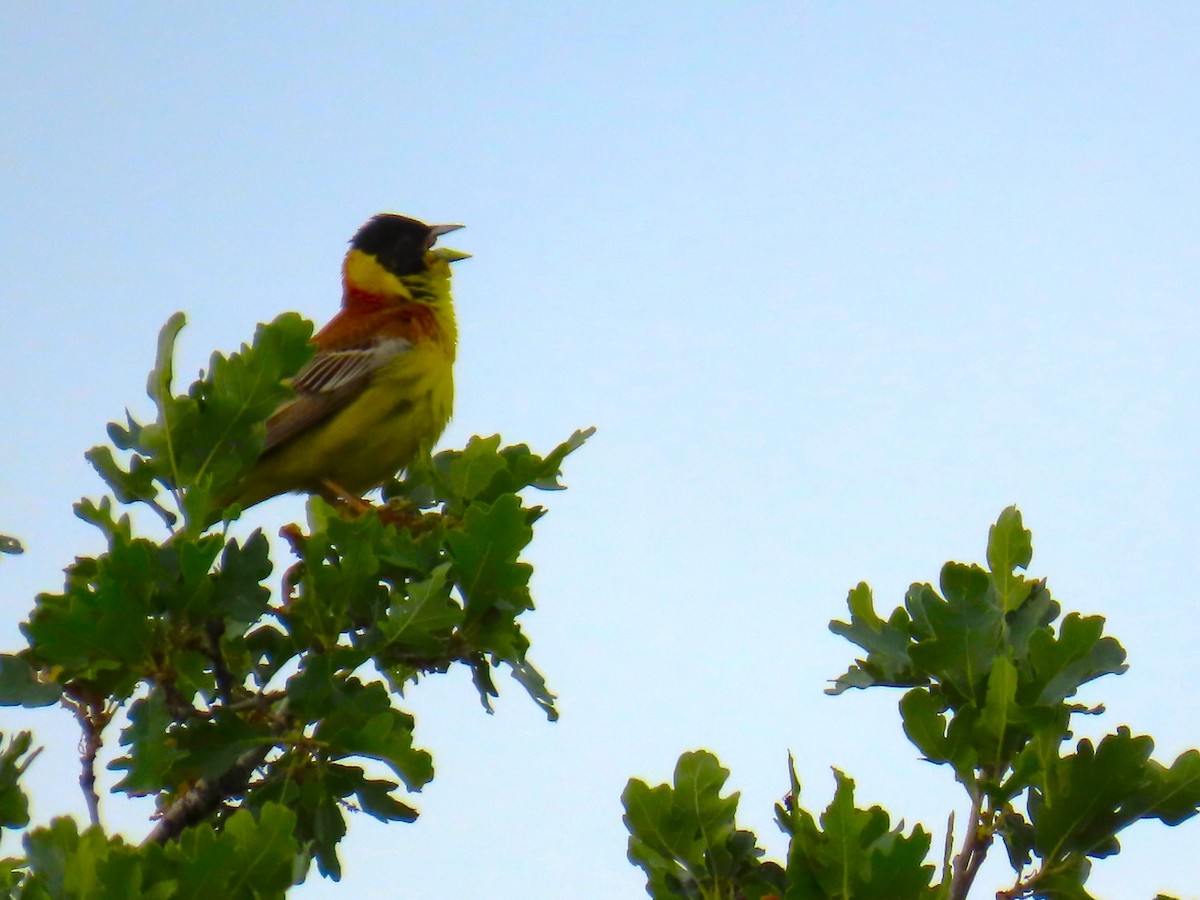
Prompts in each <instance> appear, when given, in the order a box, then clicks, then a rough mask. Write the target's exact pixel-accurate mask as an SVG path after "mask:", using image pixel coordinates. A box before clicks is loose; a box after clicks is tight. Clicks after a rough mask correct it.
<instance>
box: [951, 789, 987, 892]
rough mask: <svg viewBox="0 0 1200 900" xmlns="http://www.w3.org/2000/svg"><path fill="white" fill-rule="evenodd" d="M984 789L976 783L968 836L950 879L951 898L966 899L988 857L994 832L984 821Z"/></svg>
mask: <svg viewBox="0 0 1200 900" xmlns="http://www.w3.org/2000/svg"><path fill="white" fill-rule="evenodd" d="M983 799H984V791H983V789H982V788H981V787H980V786H979V785H978V784H976V785H975V787H974V788H973V789H972V791H971V815H970V818H969V819H968V821H967V837H966V840H965V841H964V842H963V848H962V850H961V851H960V852H959V854H958V856H956V857H955V858H954V877H953V878H952V879H951V881H950V896H949V900H965V898H966V896H967V892H968V891H969V890H971V884H972V883H973V882H974V881H975V874H976V873H977V872H978V871H979V867H980V866H981V865H983V860H984V859H985V858H986V857H987V852H988V848H989V847H990V846H991V844H992V833H991V831H990V829H986V828H985V827H984V822H983Z"/></svg>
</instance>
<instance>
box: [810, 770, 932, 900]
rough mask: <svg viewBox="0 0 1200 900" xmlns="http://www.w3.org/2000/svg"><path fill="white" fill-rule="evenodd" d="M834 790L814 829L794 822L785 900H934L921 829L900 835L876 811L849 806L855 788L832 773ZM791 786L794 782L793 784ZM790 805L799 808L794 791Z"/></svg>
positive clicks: (926, 840)
mask: <svg viewBox="0 0 1200 900" xmlns="http://www.w3.org/2000/svg"><path fill="white" fill-rule="evenodd" d="M834 777H835V778H836V780H837V790H836V792H835V793H834V798H833V801H832V802H831V803H830V804H829V806H828V808H826V810H825V812H824V813H823V814H822V815H821V819H820V824H821V827H820V828H819V829H818V828H817V827H816V824H815V822H814V821H813V819H812V817H811V816H809V815H804V816H799V817H796V819H795V821H796V823H797V824H798V826H799V827H796V828H795V829H794V830H793V832H792V836H791V844H790V846H789V848H788V863H787V884H788V892H787V898H788V900H792V898H795V900H823V898H834V897H844V898H851V897H853V898H855V900H933V898H934V897H935V896H936V892H935V890H934V889H933V888H931V887H930V880H931V879H932V878H933V872H934V866H932V865H930V864H927V863H926V862H925V858H926V855H927V854H928V852H929V847H930V843H931V838H930V836H929V835H928V834H927V833H926V832H925V831H924V830H923V829H922V828H921V827H920V826H917V827H916V828H914V829H913V831H912V833H911V834H909V835H905V834H904V832H903V825H900V826H897V827H896V828H895V829H893V828H891V824H890V821H889V817H888V814H887V813H886V812H884V811H883V810H882V809H881V808H879V807H878V806H873V807H871V808H870V809H860V808H858V807H856V806H855V805H854V782H853V781H852V780H851V779H849V778H847V777H846V776H845V775H843V774H842V773H841V772H839V771H837V770H836V769H835V770H834ZM793 781H794V779H793ZM791 802H792V804H793V805H795V804H799V802H800V798H799V794H798V788H797V789H796V790H794V791H793V794H792V797H791Z"/></svg>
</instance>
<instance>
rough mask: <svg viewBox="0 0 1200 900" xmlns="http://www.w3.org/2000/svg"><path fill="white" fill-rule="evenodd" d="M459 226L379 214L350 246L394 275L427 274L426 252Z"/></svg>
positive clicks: (359, 232)
mask: <svg viewBox="0 0 1200 900" xmlns="http://www.w3.org/2000/svg"><path fill="white" fill-rule="evenodd" d="M461 227H462V226H460V225H426V224H425V223H424V222H418V221H417V220H416V219H409V218H407V217H406V216H397V215H394V214H392V213H380V214H379V215H377V216H373V217H372V218H371V219H370V220H369V221H368V222H367V224H366V225H364V226H363V227H362V228H360V229H358V233H357V234H355V235H354V237H353V239H351V241H350V246H351V247H353V248H354V249H355V250H361V251H362V252H363V253H370V254H371V255H372V256H374V257H375V258H376V259H378V260H379V263H380V265H382V266H383V267H384V268H385V269H387V270H388V271H389V272H391V273H392V274H393V275H397V276H404V275H415V274H417V273H418V272H422V271H424V270H425V267H426V263H425V252H426V251H427V250H429V249H430V248H431V247H432V246H433V244H434V242H435V241H436V240H437V239H438V237H440V236H441V235H443V234H445V233H446V232H448V231H454V230H455V229H457V228H461Z"/></svg>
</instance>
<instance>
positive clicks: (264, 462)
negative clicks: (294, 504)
mask: <svg viewBox="0 0 1200 900" xmlns="http://www.w3.org/2000/svg"><path fill="white" fill-rule="evenodd" d="M459 228H462V226H461V225H426V224H425V223H423V222H418V221H417V220H416V219H409V218H406V217H404V216H397V215H391V214H381V215H377V216H375V217H374V218H372V219H371V220H370V221H369V222H367V223H366V224H365V225H363V226H362V228H360V229H359V230H358V233H357V234H355V235H354V238H353V239H352V240H351V241H350V250H349V251H348V252H347V253H346V260H345V262H344V264H343V266H342V281H343V286H344V287H343V294H342V308H341V310H340V311H339V312H338V314H337V315H335V316H334V317H333V319H332V320H330V322H329V324H328V325H326V326H325V327H324V328H322V329H321V330H320V331H319V332H317V334H316V335H315V336H314V337H313V343H314V344H316V347H317V351H316V355H315V356H313V358H312V359H311V360H310V361H309V362H308V363H307V364H306V365H305V366H304V368H302V369H301V370H300V371H299V372H298V373H297V375H296V377H295V378H294V379H293V382H292V387H293V388H294V389H295V392H296V393H295V396H294V397H293V398H292V399H290V400H287V401H285V402H284V403H283V404H281V405H280V407H279V408H278V409H277V410H276V411H275V412H274V413H273V414H272V415H271V418H269V419H268V420H267V438H266V444H265V446H264V448H263V452H262V456H261V457H260V458H259V460H258V462H257V463H255V465H254V467H253V468H252V469H251V470H250V471H249V472H248V473H247V474H246V476H245V478H244V479H242V481H241V482H240V483H239V484H238V485H237V486H236V487H235V488H234V489H233V490H231V491H230V493H229V494H228V495H226V496H225V497H223V498H221V499H220V500H219V501H218V503H217V504H216V507H215V508H216V509H222V508H224V507H225V506H228V505H229V504H230V503H234V502H236V503H240V504H241V505H242V507H243V508H245V507H249V506H253V505H254V504H256V503H260V502H262V501H263V500H266V499H268V498H270V497H274V496H276V495H277V494H283V493H287V492H289V491H301V492H308V493H316V494H320V495H321V496H323V497H325V498H326V499H329V500H333V499H342V500H347V499H352V498H357V497H359V496H361V495H362V494H363V493H365V492H367V491H369V490H371V489H372V488H374V487H378V486H379V485H380V484H382V483H383V482H384V481H386V480H387V479H388V478H390V477H391V476H393V475H395V474H396V472H397V471H399V470H400V469H402V468H404V467H405V466H407V465H408V464H409V463H411V462H412V461H413V460H414V459H415V458H416V457H417V454H418V453H420V452H421V451H422V450H423V449H426V450H427V449H428V448H429V447H431V446H432V445H433V443H434V442H435V441H436V440H437V439H438V437H439V436H440V435H441V433H442V430H443V429H444V428H445V427H446V423H447V422H448V421H449V419H450V412H451V409H452V407H453V403H454V379H453V368H454V355H455V344H456V342H457V338H458V327H457V324H456V323H455V319H454V303H453V301H452V300H451V298H450V263H452V262H455V261H457V260H460V259H465V258H467V257H468V256H470V254H468V253H460V252H459V251H457V250H448V249H445V248H440V247H435V246H434V243H435V242H436V241H437V239H438V238H439V237H441V236H442V235H444V234H448V233H449V232H451V231H456V230H457V229H459Z"/></svg>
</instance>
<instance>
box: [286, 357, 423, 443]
mask: <svg viewBox="0 0 1200 900" xmlns="http://www.w3.org/2000/svg"><path fill="white" fill-rule="evenodd" d="M411 348H412V342H411V341H409V340H406V339H405V338H402V337H378V338H375V339H370V338H369V339H367V340H366V341H364V342H362V343H360V344H359V345H357V346H350V347H340V348H338V349H330V350H319V351H317V354H316V356H314V357H313V358H312V359H311V360H309V362H308V364H307V365H306V366H305V367H304V368H303V369H301V370H300V371H299V372H298V373H297V374H296V377H295V378H294V379H293V380H292V387H293V388H294V389H295V391H296V396H295V397H293V398H292V399H291V400H288V401H287V402H285V403H283V404H282V405H281V406H280V407H279V409H277V410H275V412H274V413H272V414H271V418H269V419H267V442H266V445H265V446H264V447H263V453H267V452H269V451H270V450H272V449H274V448H276V447H278V446H280V445H281V444H284V443H286V442H287V441H288V440H290V439H291V438H293V437H295V436H296V435H297V434H299V433H300V432H302V431H304V430H305V429H308V428H311V427H312V426H313V425H315V424H317V423H318V422H320V421H322V420H323V419H326V418H328V417H329V416H331V415H333V414H334V413H336V412H337V411H338V410H339V409H343V408H344V407H346V406H347V405H348V404H349V403H350V402H351V401H352V400H353V399H354V398H355V397H357V396H358V395H359V394H360V393H362V391H363V389H364V388H365V387H366V386H367V383H368V382H369V381H370V380H371V376H372V375H373V374H374V373H375V372H377V371H378V370H379V369H380V368H382V367H383V366H386V365H387V364H388V363H389V362H391V361H392V360H393V359H395V358H396V357H397V356H398V355H400V354H401V353H405V352H407V351H408V350H410V349H411Z"/></svg>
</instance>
